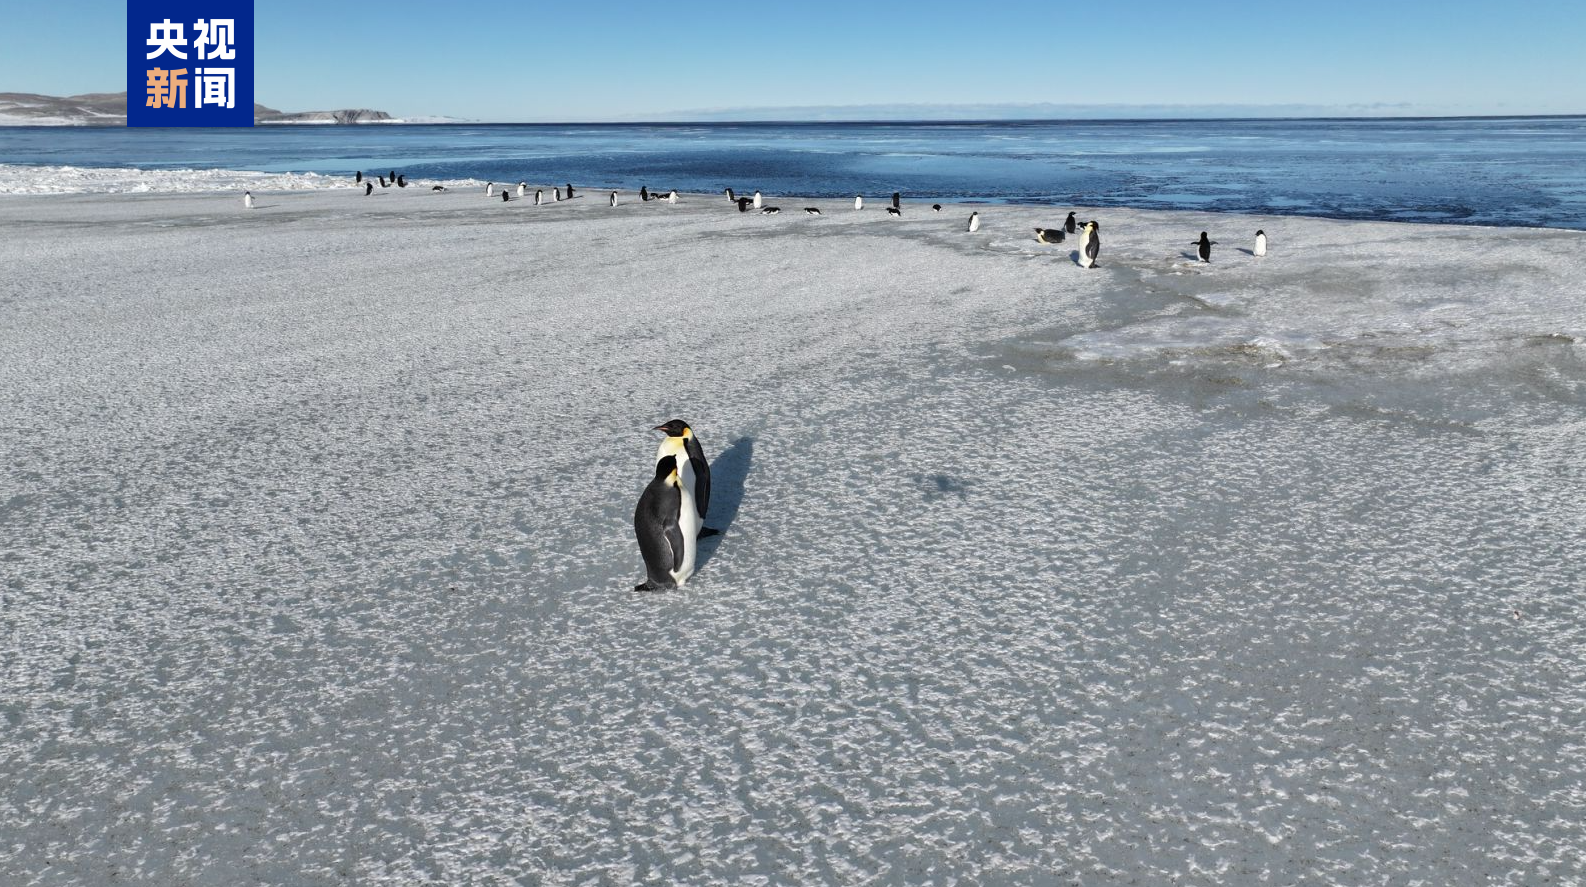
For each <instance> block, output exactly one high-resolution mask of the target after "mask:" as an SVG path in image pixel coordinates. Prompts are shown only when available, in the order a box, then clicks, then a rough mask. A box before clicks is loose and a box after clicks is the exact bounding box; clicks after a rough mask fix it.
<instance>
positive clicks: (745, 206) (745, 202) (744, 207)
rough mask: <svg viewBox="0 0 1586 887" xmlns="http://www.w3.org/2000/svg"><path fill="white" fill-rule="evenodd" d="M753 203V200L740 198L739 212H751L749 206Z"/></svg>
mask: <svg viewBox="0 0 1586 887" xmlns="http://www.w3.org/2000/svg"><path fill="white" fill-rule="evenodd" d="M753 202H754V201H753V200H750V199H749V198H747V197H740V198H738V211H739V212H741V213H746V212H748V211H749V204H751V203H753Z"/></svg>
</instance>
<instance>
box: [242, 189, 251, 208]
mask: <svg viewBox="0 0 1586 887" xmlns="http://www.w3.org/2000/svg"><path fill="white" fill-rule="evenodd" d="M242 206H243V208H244V209H253V192H252V191H244V192H242Z"/></svg>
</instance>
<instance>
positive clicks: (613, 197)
mask: <svg viewBox="0 0 1586 887" xmlns="http://www.w3.org/2000/svg"><path fill="white" fill-rule="evenodd" d="M611 205H612V206H616V205H617V192H615V191H613V192H611Z"/></svg>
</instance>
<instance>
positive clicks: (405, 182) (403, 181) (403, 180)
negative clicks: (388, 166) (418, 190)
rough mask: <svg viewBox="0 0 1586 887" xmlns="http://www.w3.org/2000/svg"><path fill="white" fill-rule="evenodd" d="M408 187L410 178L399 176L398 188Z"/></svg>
mask: <svg viewBox="0 0 1586 887" xmlns="http://www.w3.org/2000/svg"><path fill="white" fill-rule="evenodd" d="M407 186H408V177H407V176H397V187H398V188H406V187H407Z"/></svg>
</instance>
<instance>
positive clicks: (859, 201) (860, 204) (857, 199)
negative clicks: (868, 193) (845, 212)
mask: <svg viewBox="0 0 1586 887" xmlns="http://www.w3.org/2000/svg"><path fill="white" fill-rule="evenodd" d="M864 208H865V198H864V195H862V194H855V195H854V209H864Z"/></svg>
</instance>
